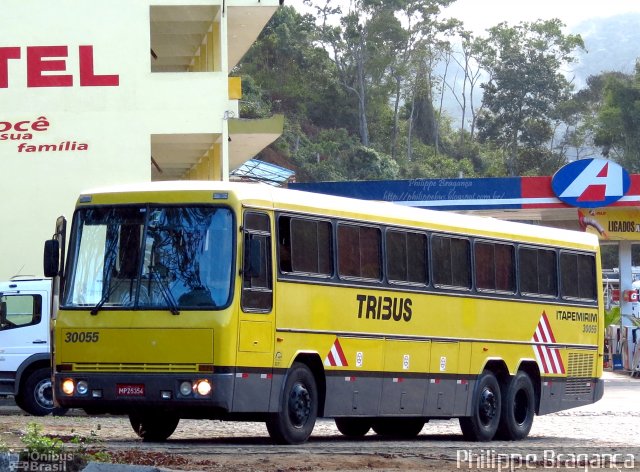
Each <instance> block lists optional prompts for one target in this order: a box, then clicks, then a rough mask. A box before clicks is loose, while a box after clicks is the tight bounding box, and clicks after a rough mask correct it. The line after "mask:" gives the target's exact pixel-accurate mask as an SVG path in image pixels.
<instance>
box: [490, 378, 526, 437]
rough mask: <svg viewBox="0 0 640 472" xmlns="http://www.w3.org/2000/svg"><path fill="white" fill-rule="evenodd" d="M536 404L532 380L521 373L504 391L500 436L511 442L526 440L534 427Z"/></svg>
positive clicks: (499, 428) (499, 427)
mask: <svg viewBox="0 0 640 472" xmlns="http://www.w3.org/2000/svg"><path fill="white" fill-rule="evenodd" d="M534 403H535V393H534V391H533V383H531V378H530V377H529V376H528V375H527V373H526V372H523V371H519V372H518V373H517V374H516V375H515V376H514V377H513V379H511V381H510V382H509V384H508V385H507V386H506V387H505V388H504V389H503V396H502V414H501V415H500V425H499V426H498V436H499V437H500V438H501V439H508V440H511V441H517V440H520V439H524V438H526V437H527V435H528V434H529V431H530V430H531V425H533V417H534V413H535V411H534V410H535V404H534Z"/></svg>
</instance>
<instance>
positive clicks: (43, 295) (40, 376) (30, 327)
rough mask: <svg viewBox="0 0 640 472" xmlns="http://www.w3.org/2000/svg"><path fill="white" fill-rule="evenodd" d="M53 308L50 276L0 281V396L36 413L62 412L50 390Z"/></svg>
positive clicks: (28, 411) (37, 414) (39, 414)
mask: <svg viewBox="0 0 640 472" xmlns="http://www.w3.org/2000/svg"><path fill="white" fill-rule="evenodd" d="M50 310H51V280H50V279H36V278H26V277H14V278H12V279H11V280H10V281H8V282H0V396H10V395H13V396H14V398H15V401H16V404H17V405H18V406H19V407H20V408H22V409H23V410H24V411H26V412H27V413H30V414H32V415H36V416H44V415H47V414H49V413H54V412H55V413H62V411H58V410H56V409H55V408H54V404H53V395H52V389H51V354H50V324H49V323H50Z"/></svg>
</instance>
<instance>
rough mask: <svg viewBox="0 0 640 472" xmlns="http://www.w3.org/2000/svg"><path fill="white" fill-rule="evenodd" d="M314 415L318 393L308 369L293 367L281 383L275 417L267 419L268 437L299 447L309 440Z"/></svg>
mask: <svg viewBox="0 0 640 472" xmlns="http://www.w3.org/2000/svg"><path fill="white" fill-rule="evenodd" d="M317 415H318V389H317V387H316V381H315V378H314V377H313V374H312V373H311V371H310V370H309V368H308V367H307V366H306V365H305V364H302V363H299V362H296V363H294V364H293V366H292V367H291V369H290V370H289V373H288V375H287V378H286V380H285V384H284V389H283V390H282V397H281V398H280V405H279V408H278V413H274V414H273V415H270V416H269V418H268V419H267V422H266V423H267V431H268V432H269V436H271V439H273V440H274V441H275V442H276V443H278V444H301V443H303V442H305V441H306V440H307V439H309V436H311V432H312V431H313V428H314V426H315V424H316V418H317Z"/></svg>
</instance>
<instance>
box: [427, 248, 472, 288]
mask: <svg viewBox="0 0 640 472" xmlns="http://www.w3.org/2000/svg"><path fill="white" fill-rule="evenodd" d="M431 253H432V256H431V257H432V260H433V283H434V284H435V285H436V286H442V287H456V288H464V289H470V288H471V249H470V244H469V240H467V239H463V238H454V237H449V236H439V235H434V236H433V238H432V239H431Z"/></svg>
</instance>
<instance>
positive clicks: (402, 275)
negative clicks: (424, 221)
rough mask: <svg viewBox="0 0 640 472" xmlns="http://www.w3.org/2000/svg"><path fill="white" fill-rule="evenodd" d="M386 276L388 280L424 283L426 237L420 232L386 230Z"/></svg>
mask: <svg viewBox="0 0 640 472" xmlns="http://www.w3.org/2000/svg"><path fill="white" fill-rule="evenodd" d="M386 245H387V278H388V279H389V281H390V282H392V283H393V282H408V283H415V284H422V285H425V284H426V283H427V282H428V276H427V237H426V235H424V234H420V233H410V232H404V231H392V230H390V231H387V234H386Z"/></svg>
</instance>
